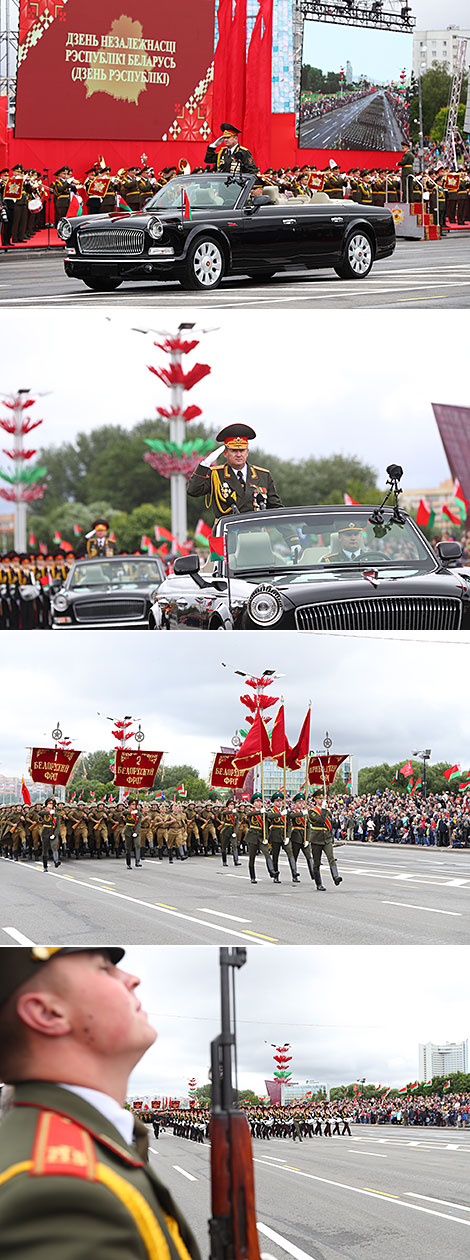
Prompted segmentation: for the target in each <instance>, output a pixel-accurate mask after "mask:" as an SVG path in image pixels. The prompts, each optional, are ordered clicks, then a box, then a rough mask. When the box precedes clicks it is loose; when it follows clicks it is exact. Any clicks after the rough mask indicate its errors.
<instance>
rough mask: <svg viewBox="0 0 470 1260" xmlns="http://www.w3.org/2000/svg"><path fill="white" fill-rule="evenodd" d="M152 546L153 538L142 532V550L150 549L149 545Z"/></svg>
mask: <svg viewBox="0 0 470 1260" xmlns="http://www.w3.org/2000/svg"><path fill="white" fill-rule="evenodd" d="M151 546H152V539H151V538H149V536H148V534H142V538H141V540H140V550H141V551H148V550H149V547H151Z"/></svg>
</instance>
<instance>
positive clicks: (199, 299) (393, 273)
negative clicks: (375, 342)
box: [0, 232, 470, 313]
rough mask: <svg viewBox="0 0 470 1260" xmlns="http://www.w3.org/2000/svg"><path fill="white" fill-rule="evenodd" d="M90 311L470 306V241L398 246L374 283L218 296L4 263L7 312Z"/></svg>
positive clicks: (299, 279) (327, 279) (312, 278)
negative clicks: (92, 285) (105, 288)
mask: <svg viewBox="0 0 470 1260" xmlns="http://www.w3.org/2000/svg"><path fill="white" fill-rule="evenodd" d="M57 305H58V306H60V307H66V306H73V307H80V308H81V309H82V310H86V309H87V308H88V307H90V306H92V307H96V306H106V307H109V308H110V309H111V310H115V309H116V306H128V307H130V306H157V307H160V306H163V305H164V306H165V307H166V308H169V307H171V306H177V307H178V309H181V307H190V308H191V310H192V312H193V313H194V311H195V310H196V309H198V310H200V309H201V307H206V306H210V308H211V310H216V309H221V308H225V307H228V308H235V309H236V308H237V307H242V308H244V309H256V308H259V307H262V308H263V307H272V308H273V309H286V310H292V309H295V308H296V307H298V308H301V309H303V308H305V307H310V306H311V307H318V306H320V307H325V308H332V309H339V310H340V309H349V308H350V307H352V308H358V307H363V308H368V309H376V308H378V307H385V308H387V309H392V308H399V309H401V307H402V306H403V305H406V306H408V307H418V308H421V307H422V308H426V307H433V308H434V307H450V308H456V307H462V306H464V307H466V306H470V254H469V238H468V235H465V233H464V232H463V233H462V234H461V235H460V234H458V235H456V234H454V233H453V234H452V235H451V236H447V237H445V238H444V240H442V241H403V240H400V241H398V242H397V247H396V250H395V253H394V254H393V256H392V257H391V258H387V259H385V260H384V261H383V262H378V263H375V264H374V266H373V268H372V271H371V273H370V275H369V276H368V277H367V279H366V280H348V281H346V280H340V279H339V278H338V277H337V276H336V275H335V274H334V272H333V271H332V270H331V269H330V270H325V271H297V272H296V271H294V270H293V271H292V272H289V273H287V272H286V273H279V274H278V275H277V276H274V278H273V279H272V280H270V281H268V282H266V283H264V284H260V283H259V282H258V281H256V280H250V279H248V278H247V279H243V278H240V277H238V276H237V277H236V278H232V279H230V278H229V279H227V280H224V281H223V282H222V285H221V287H220V289H217V290H216V291H215V292H214V293H209V294H204V293H202V292H198V293H190V292H187V291H186V290H185V289H183V288H182V287H181V285H180V284H178V283H177V282H176V281H175V282H171V283H169V282H168V283H163V282H160V283H159V282H153V281H152V283H149V284H130V283H126V284H123V285H122V287H121V288H120V289H117V290H116V292H115V293H111V294H110V293H102V294H99V293H92V292H91V291H90V290H89V289H86V288H85V285H84V284H82V282H81V281H79V280H68V279H67V277H66V275H65V274H64V268H63V261H62V257H61V256H60V255H58V254H55V253H54V254H52V253H51V254H44V253H42V251H41V253H40V255H39V254H35V253H34V251H33V250H31V251H30V252H28V253H27V254H25V253H23V254H22V255H21V256H20V254H19V253H17V254H4V255H2V256H1V258H0V311H1V310H2V308H3V307H8V308H9V309H11V308H12V307H13V308H17V307H23V306H28V307H29V306H39V307H45V306H46V307H51V308H53V307H54V306H57Z"/></svg>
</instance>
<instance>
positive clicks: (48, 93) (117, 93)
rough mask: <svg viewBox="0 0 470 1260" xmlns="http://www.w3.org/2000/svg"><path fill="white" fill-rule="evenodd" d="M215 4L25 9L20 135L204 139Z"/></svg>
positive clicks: (143, 2)
mask: <svg viewBox="0 0 470 1260" xmlns="http://www.w3.org/2000/svg"><path fill="white" fill-rule="evenodd" d="M214 4H215V0H198V6H197V22H195V21H194V4H193V3H191V0H179V4H177V5H175V4H174V3H173V2H172V0H159V3H158V5H156V4H155V3H154V0H123V3H120V2H119V3H118V0H100V3H99V4H96V0H60V2H59V3H56V4H54V5H52V6H50V5H49V4H48V0H37V2H36V3H35V4H30V3H29V0H21V4H20V25H19V46H18V82H17V105H16V135H17V136H18V137H25V136H34V137H37V138H38V139H39V138H42V139H49V140H51V139H58V140H60V139H67V140H73V139H83V140H93V139H94V140H97V141H99V142H101V141H103V140H136V141H139V143H140V142H142V141H145V140H166V139H171V140H177V139H180V138H181V140H182V141H184V140H185V139H187V140H190V139H193V140H199V141H201V140H207V139H208V136H209V132H210V123H211V117H210V114H211V99H212V96H211V93H212V60H213V50H214Z"/></svg>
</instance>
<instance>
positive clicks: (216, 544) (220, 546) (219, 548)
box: [209, 534, 225, 560]
mask: <svg viewBox="0 0 470 1260" xmlns="http://www.w3.org/2000/svg"><path fill="white" fill-rule="evenodd" d="M209 547H210V558H211V560H223V559H224V558H225V541H224V538H223V537H222V536H220V537H219V538H214V535H213V534H211V535H210V538H209Z"/></svg>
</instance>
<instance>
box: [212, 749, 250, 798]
mask: <svg viewBox="0 0 470 1260" xmlns="http://www.w3.org/2000/svg"><path fill="white" fill-rule="evenodd" d="M233 756H235V753H234V754H233ZM247 774H248V770H237V768H236V766H234V764H233V761H232V757H231V755H230V753H216V756H215V760H214V765H213V766H212V773H211V787H224V788H231V789H232V791H233V792H235V791H236V789H237V788H242V787H243V786H244V783H245V779H246V776H247Z"/></svg>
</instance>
